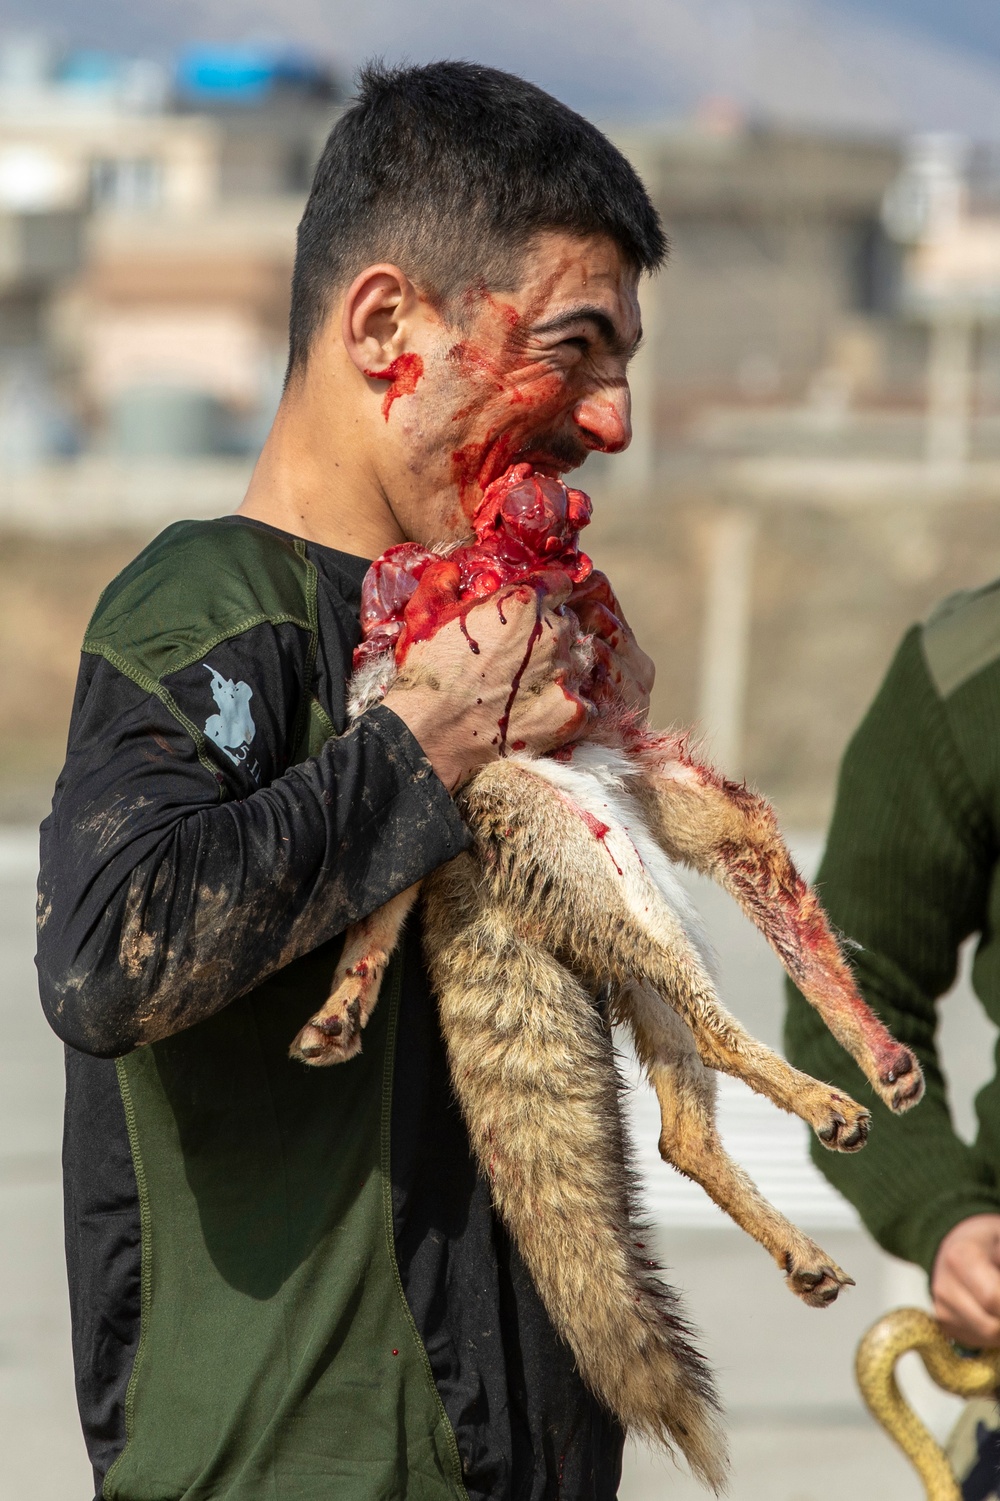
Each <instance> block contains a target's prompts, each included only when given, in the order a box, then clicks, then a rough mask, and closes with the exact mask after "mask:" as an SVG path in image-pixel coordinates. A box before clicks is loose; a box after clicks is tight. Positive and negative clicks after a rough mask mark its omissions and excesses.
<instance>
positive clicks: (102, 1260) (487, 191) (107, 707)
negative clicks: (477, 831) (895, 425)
mask: <svg viewBox="0 0 1000 1501" xmlns="http://www.w3.org/2000/svg"><path fill="white" fill-rule="evenodd" d="M664 250H665V243H664V239H663V235H662V231H661V229H660V226H659V222H658V219H657V216H656V213H655V211H654V209H653V208H652V206H651V204H650V202H649V199H648V197H647V195H646V193H645V191H644V189H643V187H642V185H641V183H640V182H639V180H638V178H637V177H636V175H635V173H634V172H633V171H632V169H631V167H630V166H629V165H628V163H627V162H626V161H625V160H624V159H623V158H622V157H621V156H620V154H619V153H618V152H617V151H616V150H615V149H614V148H613V147H612V146H611V144H610V143H609V142H608V141H607V140H606V139H605V138H604V137H603V136H602V135H601V134H600V133H599V132H598V131H596V130H595V129H594V128H593V127H592V126H590V125H588V124H587V123H586V122H585V121H583V120H581V119H580V118H579V117H578V116H576V115H574V114H572V113H571V112H570V111H569V110H567V109H565V108H564V107H563V106H562V105H560V104H558V103H557V102H556V101H555V100H553V99H552V98H550V97H549V96H548V95H546V94H543V93H542V92H541V91H540V90H538V89H535V88H533V87H532V86H530V85H528V84H526V83H524V82H522V81H521V80H519V79H516V78H512V77H510V76H508V75H505V74H501V73H497V72H494V71H492V70H489V69H485V68H478V67H475V66H472V65H468V64H453V63H445V64H436V65H433V66H431V67H428V68H420V69H406V70H399V71H395V72H389V71H385V70H380V69H371V70H369V71H367V72H366V73H365V74H364V75H363V77H362V80H361V87H360V91H359V94H358V97H357V100H356V101H355V103H354V104H353V105H352V106H351V107H350V108H349V109H348V110H347V111H346V112H345V113H344V115H343V116H342V117H341V119H340V120H339V122H338V123H337V125H336V126H335V128H334V130H333V132H332V134H331V136H330V139H329V141H328V143H327V146H326V149H325V151H324V154H323V157H322V160H321V162H320V164H319V167H318V169H317V173H316V178H315V182H314V185H313V189H312V193H311V195H310V198H309V202H308V204H307V207H306V210H305V214H304V216H303V219H302V223H301V226H300V230H299V247H298V256H297V260H296V269H295V278H294V284H293V295H292V314H291V352H290V361H289V373H288V380H287V384H286V390H285V394H284V397H283V400H282V403H281V407H280V409H279V412H278V414H277V417H276V419H275V423H274V427H273V429H272V431H271V434H270V436H269V438H268V441H267V443H266V444H265V447H264V450H263V452H262V454H261V457H260V460H259V462H258V464H257V467H256V470H255V472H254V475H253V478H252V480H251V483H250V487H249V490H248V492H247V495H246V498H245V500H244V501H243V504H242V505H241V506H240V508H239V510H238V511H237V513H236V514H235V515H234V516H230V517H225V518H222V519H220V520H219V521H215V522H203V523H181V524H178V525H176V526H173V527H171V528H169V529H168V530H167V532H165V533H164V534H163V535H162V536H161V537H159V538H158V539H157V540H156V541H155V542H153V543H152V544H151V545H150V546H149V547H148V548H147V549H146V550H145V551H144V552H143V553H142V554H141V555H140V556H139V557H138V558H137V559H136V560H135V562H134V563H132V564H131V565H130V566H129V567H128V568H127V569H126V570H125V571H124V572H123V573H122V574H121V575H119V577H118V578H117V579H115V580H114V581H113V582H112V584H111V585H110V586H109V587H108V589H107V590H106V591H105V593H104V595H103V596H102V598H101V601H100V603H99V605H98V608H97V611H96V613H95V616H94V618H93V620H92V621H91V624H90V627H89V628H88V632H87V636H86V639H85V641H84V647H83V658H82V664H81V670H80V679H79V684H78V690H77V696H76V701H75V705H74V712H73V721H72V725H71V729H70V739H69V748H68V754H67V762H66V766H65V768H64V771H63V773H62V775H61V777H60V780H59V783H58V785H57V788H56V795H55V799H54V803H53V811H52V814H51V815H50V817H49V818H48V819H47V820H46V823H45V825H44V826H43V840H42V874H41V881H40V895H39V957H38V965H39V973H40V984H41V993H42V1000H43V1004H44V1006H45V1009H46V1014H47V1015H48V1017H49V1019H50V1021H51V1023H52V1025H53V1027H54V1028H55V1030H56V1031H57V1033H58V1034H59V1035H60V1037H62V1039H63V1040H64V1041H65V1043H66V1044H67V1116H66V1143H65V1154H64V1158H65V1175H66V1203H67V1255H68V1262H69V1272H70V1289H71V1300H72V1305H73V1326H74V1355H75V1361H76V1368H77V1385H78V1392H79V1400H80V1408H81V1414H82V1418H83V1424H84V1430H85V1435H86V1438H87V1443H88V1449H89V1452H90V1455H91V1459H92V1461H93V1465H94V1471H95V1480H96V1485H97V1491H98V1495H99V1496H102V1497H106V1498H108V1501H112V1498H114V1501H140V1498H144V1501H145V1498H148V1501H165V1498H167V1497H171V1498H178V1501H179V1498H190V1501H194V1498H195V1497H199V1498H201V1497H205V1498H207V1497H212V1498H216V1501H251V1498H252V1501H257V1498H263V1497H265V1496H266V1497H268V1498H273V1501H321V1498H322V1501H329V1498H330V1497H331V1496H336V1497H337V1498H338V1501H369V1498H370V1501H376V1498H379V1501H385V1498H390V1497H408V1498H414V1501H435V1498H438V1497H441V1498H444V1497H446V1496H447V1497H461V1496H467V1497H468V1498H470V1501H486V1498H497V1501H499V1498H507V1497H512V1498H514V1497H516V1498H518V1501H522V1498H523V1501H543V1498H547V1497H553V1498H554V1497H556V1496H558V1497H560V1498H561V1501H576V1498H579V1501H585V1498H586V1501H589V1498H595V1501H596V1498H606V1497H612V1496H614V1495H615V1494H616V1491H617V1485H618V1476H619V1471H620V1459H621V1445H622V1434H621V1432H620V1431H619V1429H618V1428H617V1426H616V1425H615V1423H614V1422H613V1421H612V1419H611V1418H610V1416H609V1415H608V1414H607V1412H606V1411H604V1410H603V1409H602V1408H601V1407H600V1405H599V1404H598V1403H597V1402H596V1401H595V1400H594V1399H593V1398H592V1397H591V1395H590V1394H589V1393H588V1391H587V1390H586V1389H585V1388H584V1386H583V1384H582V1383H581V1381H580V1379H579V1376H578V1375H577V1373H576V1371H575V1369H574V1366H573V1361H572V1357H571V1356H570V1353H569V1351H568V1349H567V1348H566V1347H565V1346H564V1345H563V1344H562V1343H561V1342H560V1341H559V1339H558V1338H557V1337H556V1335H555V1333H554V1331H553V1329H552V1327H551V1325H550V1323H549V1321H548V1318H547V1316H546V1314H545V1312H544V1310H543V1308H542V1305H541V1303H540V1301H539V1299H538V1296H537V1294H536V1292H535V1289H534V1287H533V1286H532V1283H531V1280H530V1278H529V1277H528V1275H527V1273H526V1271H525V1269H524V1267H523V1265H522V1263H521V1261H520V1258H519V1256H518V1254H517V1251H516V1249H515V1248H514V1247H513V1246H512V1245H511V1243H510V1241H509V1238H508V1237H507V1235H506V1233H505V1232H504V1230H503V1228H502V1226H501V1225H500V1224H499V1222H498V1221H497V1219H496V1217H495V1215H494V1212H493V1209H492V1206H491V1202H490V1194H489V1188H488V1185H487V1184H486V1182H485V1181H484V1180H483V1179H482V1177H481V1176H479V1175H478V1174H477V1171H476V1167H475V1165H474V1162H473V1159H472V1156H471V1153H470V1148H469V1143H468V1139H467V1136H466V1133H465V1128H464V1126H463V1124H462V1122H461V1119H460V1117H459V1115H458V1113H457V1110H456V1108H455V1106H454V1103H453V1100H452V1097H451V1092H450V1086H449V1081H448V1075H447V1068H446V1063H445V1058H444V1052H443V1045H442V1041H441V1036H440V1032H439V1029H438V1024H437V1019H436V1014H435V1008H434V1002H433V997H432V996H431V994H430V992H429V987H428V983H427V978H426V974H425V970H424V966H423V962H422V959H421V954H420V942H419V932H418V930H417V924H416V923H411V924H410V926H409V928H408V930H407V933H406V936H405V940H404V943H403V946H402V950H401V952H400V954H398V955H397V958H396V961H394V964H393V968H392V971H391V972H390V974H389V976H388V977H387V980H386V984H385V988H384V992H383V1001H382V1004H381V1005H380V1006H379V1008H378V1010H377V1012H376V1015H375V1017H374V1018H373V1020H372V1022H371V1024H370V1026H369V1028H368V1030H367V1031H366V1033H365V1042H364V1049H363V1052H362V1053H361V1055H360V1056H359V1057H357V1058H354V1059H352V1061H351V1062H350V1064H349V1065H347V1066H345V1067H344V1068H342V1069H331V1070H323V1071H319V1072H316V1071H310V1070H307V1069H305V1068H303V1067H302V1066H301V1065H300V1064H298V1063H295V1062H293V1061H291V1060H290V1059H289V1057H288V1045H289V1042H290V1040H291V1038H292V1037H293V1036H294V1035H295V1033H296V1031H297V1029H298V1028H299V1027H300V1026H301V1025H302V1023H303V1021H304V1020H305V1019H306V1018H307V1017H308V1016H310V1015H311V1014H312V1013H313V1012H314V1011H315V1010H316V1009H317V1006H318V1005H319V1004H320V1003H321V1001H322V999H323V997H324V996H325V995H326V993H327V991H328V988H329V984H330V978H331V975H332V973H333V972H334V969H335V967H336V961H337V957H338V954H339V951H340V946H341V937H340V936H339V935H342V934H343V932H344V930H345V929H346V928H347V927H348V926H349V925H350V924H351V923H354V922H357V921H358V920H359V919H360V918H362V917H364V916H366V915H367V914H369V913H371V912H373V911H375V910H376V909H377V908H378V907H380V906H382V905H383V904H384V903H385V902H387V901H388V900H390V899H391V898H392V897H393V896H395V895H397V894H398V893H400V892H402V891H403V890H405V889H406V888H408V887H409V886H411V885H412V884H413V883H414V882H416V881H419V880H420V879H421V878H422V877H423V876H424V875H426V874H427V873H428V872H429V871H431V870H433V869H434V868H435V867H437V866H438V865H440V864H441V863H443V862H444V861H446V860H448V859H450V858H452V857H453V856H454V855H456V854H457V853H459V852H460V851H461V850H462V849H464V848H466V846H467V844H468V835H467V832H466V830H465V828H464V826H463V824H462V822H461V820H460V818H459V817H458V815H457V812H456V809H455V806H454V803H453V802H452V797H451V794H452V793H453V792H454V791H455V790H456V789H457V788H458V787H460V786H461V785H462V784H463V782H464V781H465V780H466V779H467V778H468V777H469V776H470V775H471V774H472V773H473V772H475V771H476V769H477V768H479V767H480V766H482V765H483V764H485V763H486V762H487V761H489V760H490V759H492V758H493V757H495V756H497V755H499V754H502V753H503V751H504V749H505V747H506V745H507V744H508V743H510V744H515V743H516V744H517V745H519V746H521V745H523V746H524V747H526V748H527V749H528V750H529V751H531V752H537V753H541V752H545V751H549V750H553V749H556V748H558V747H559V746H560V745H562V744H564V743H566V742H568V741H569V740H571V739H574V738H577V737H579V736H580V735H581V733H583V732H585V730H586V725H587V721H588V718H589V716H590V715H592V714H593V713H594V712H595V704H594V701H593V694H594V693H595V692H599V691H606V692H607V693H608V694H610V695H613V696H614V697H615V698H616V699H619V700H624V702H625V703H626V704H631V705H633V706H636V707H644V706H645V704H646V703H647V702H648V694H649V689H650V686H651V681H652V668H651V664H650V663H649V661H648V659H647V658H646V657H645V655H644V654H643V653H642V651H641V650H640V649H639V647H638V646H637V645H636V643H635V641H634V639H633V638H632V635H631V633H630V632H629V630H628V628H627V626H626V625H625V623H624V622H623V620H622V618H621V615H620V611H619V610H618V608H617V605H616V602H615V600H614V596H613V595H612V593H611V591H610V589H609V588H608V586H607V582H606V580H604V579H603V578H602V577H601V576H600V575H597V574H592V575H590V577H589V578H587V579H586V581H585V582H584V581H581V579H579V578H574V577H571V575H570V573H569V572H567V571H566V570H565V569H562V570H560V568H559V567H555V566H554V567H552V568H550V569H547V570H544V571H543V572H542V574H540V575H539V577H540V578H541V579H542V583H541V584H540V585H539V584H538V583H537V581H536V584H535V586H533V587H528V586H517V587H512V588H510V589H509V590H507V591H506V592H501V594H500V595H495V596H494V597H493V598H492V599H491V600H490V601H487V602H485V603H483V604H478V605H473V606H472V607H471V608H463V609H462V610H461V611H460V612H455V611H453V612H451V613H450V614H449V613H448V612H447V611H444V612H443V613H441V615H440V618H431V617H432V616H433V613H434V612H433V609H431V610H430V614H429V616H428V628H427V629H426V630H424V631H421V632H420V633H419V637H420V639H414V640H413V641H412V643H410V645H409V647H408V651H407V655H406V664H405V670H404V671H401V672H400V673H399V675H398V676H397V678H396V680H395V682H394V683H393V685H392V687H391V689H390V691H389V692H388V694H387V695H386V697H385V699H384V701H383V702H382V703H381V704H380V705H378V706H377V707H376V708H373V709H371V710H369V711H368V712H367V713H365V714H363V715H362V716H361V718H360V719H359V720H358V721H357V723H355V724H354V725H353V726H350V727H349V725H348V716H347V709H346V682H347V678H348V676H349V674H350V669H351V658H352V652H353V650H354V648H355V647H356V646H357V645H358V642H359V640H360V635H361V632H360V627H359V622H358V615H359V610H360V607H361V585H362V581H363V579H364V577H365V574H366V571H367V569H368V566H369V562H370V561H371V560H372V559H373V558H376V557H379V556H380V555H381V554H383V553H384V552H386V550H387V549H389V548H393V547H397V546H398V545H400V544H407V543H412V544H421V545H422V548H433V547H434V546H436V545H437V544H441V543H453V542H457V541H467V540H468V539H469V538H470V537H471V536H472V534H473V530H474V521H475V520H476V518H478V524H479V532H478V533H477V535H480V534H481V532H482V514H481V512H482V508H483V506H484V504H488V497H487V495H486V492H487V490H488V487H489V486H490V485H491V483H492V482H494V481H496V480H498V479H499V478H500V477H501V476H503V475H505V474H507V473H508V471H509V470H510V469H511V466H513V465H518V464H519V465H524V466H530V470H529V469H527V468H526V469H525V470H524V471H523V473H525V474H528V473H532V474H533V475H534V476H535V478H534V479H533V480H532V483H533V484H535V485H536V486H538V487H539V488H538V489H537V490H536V491H535V492H531V493H529V492H528V491H525V497H526V498H524V497H522V498H521V500H519V501H518V505H519V507H520V509H519V510H518V511H517V517H516V523H517V528H518V529H519V531H518V535H519V536H520V535H521V534H522V533H523V536H524V538H529V537H530V533H531V527H532V525H533V520H532V512H531V506H532V504H533V503H534V501H533V500H532V494H534V495H536V496H537V497H540V499H539V502H538V503H539V504H541V505H543V507H544V506H545V505H548V504H549V500H551V498H552V497H551V494H549V491H548V489H547V487H548V486H550V485H551V484H552V483H553V482H554V481H555V480H556V479H557V478H558V477H559V476H560V475H562V474H564V473H565V472H567V471H569V470H571V469H573V468H574V467H576V466H577V465H579V464H580V463H582V461H583V460H584V459H585V457H586V456H587V454H588V453H589V452H590V451H592V450H595V449H596V450H599V451H601V452H605V453H615V452H618V451H620V450H621V449H623V448H624V447H625V446H626V445H627V443H628V441H629V436H630V430H629V392H628V384H627V374H626V371H627V365H628V360H629V357H630V355H631V354H632V353H633V351H634V350H635V347H636V345H637V343H638V340H639V336H640V321H639V304H638V297H637V287H638V282H639V278H640V275H641V274H642V273H643V272H644V271H651V270H653V269H654V268H655V267H656V266H657V265H658V264H659V263H660V261H661V260H662V258H663V255H664ZM491 493H495V492H491ZM552 493H554V492H552ZM560 493H562V494H564V493H565V492H560ZM570 493H571V495H572V494H573V493H574V492H570ZM547 494H549V500H546V499H545V497H546V495H547ZM584 505H585V498H584V497H579V498H578V499H575V500H573V501H572V502H570V506H571V510H572V514H571V515H568V517H567V525H568V526H574V527H575V526H578V525H579V523H580V518H581V516H582V515H583V511H582V510H581V509H580V508H581V507H583V506H584ZM573 507H576V509H572V508H573ZM584 519H585V518H584ZM418 551H420V549H418ZM421 556H424V557H425V556H426V554H425V553H423V552H422V551H421ZM497 599H499V600H500V602H501V606H502V607H501V608H497ZM581 627H582V629H583V631H584V632H585V633H590V634H592V635H593V636H594V639H595V651H596V653H597V659H598V666H599V671H598V672H597V673H596V674H594V673H593V672H591V676H590V678H589V680H588V681H589V683H590V685H591V686H590V687H589V689H588V692H589V693H590V694H591V697H589V698H588V697H585V696H584V695H583V694H582V693H581V691H580V681H579V679H578V678H577V677H576V675H575V672H576V669H575V667H574V660H575V659H574V655H573V652H572V651H571V647H572V645H573V641H574V638H575V636H576V635H577V634H578V632H579V630H580V628H581ZM470 648H471V649H470ZM594 684H596V685H598V686H597V688H595V687H594V686H593V685H594Z"/></svg>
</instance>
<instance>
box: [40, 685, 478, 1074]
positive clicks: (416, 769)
mask: <svg viewBox="0 0 1000 1501" xmlns="http://www.w3.org/2000/svg"><path fill="white" fill-rule="evenodd" d="M79 812H80V810H74V809H73V808H72V807H71V806H69V807H64V808H63V809H62V810H61V813H59V814H57V816H56V818H55V820H54V826H53V829H52V830H51V832H50V834H49V836H48V839H47V840H46V841H45V844H44V845H43V879H42V903H41V912H42V917H43V920H42V921H41V923H40V930H39V958H38V964H39V975H40V985H41V994H42V1001H43V1005H44V1006H45V1009H46V1013H47V1015H48V1017H49V1020H50V1022H51V1024H52V1025H53V1027H54V1028H55V1030H56V1031H57V1032H58V1033H59V1035H60V1036H61V1037H62V1038H63V1039H64V1040H65V1041H66V1042H68V1043H69V1044H70V1045H71V1046H73V1047H76V1048H80V1049H82V1050H83V1051H85V1052H91V1053H97V1054H100V1055H115V1054H121V1053H125V1052H128V1051H129V1050H130V1049H131V1048H133V1047H135V1046H137V1045H138V1044H140V1043H146V1042H151V1041H155V1040H156V1039H157V1038H160V1037H164V1036H168V1035H170V1034H171V1033H172V1032H176V1031H179V1030H180V1029H182V1028H183V1027H187V1026H190V1025H192V1024H193V1023H194V1022H197V1021H200V1020H202V1019H203V1018H204V1017H206V1016H210V1015H212V1014H213V1013H214V1012H215V1011H218V1010H219V1009H220V1008H221V1007H223V1006H224V1005H226V1004H227V1003H228V1002H229V1001H231V1000H233V999H234V998H235V997H236V996H238V995H241V994H243V993H244V992H245V991H247V990H249V989H251V988H252V987H253V986H254V985H255V984H257V983H259V982H260V981H261V980H263V979H264V978H265V977H266V976H267V975H268V974H270V973H272V972H273V971H275V970H276V969H279V968H281V967H282V966H284V965H285V964H288V963H290V962H291V961H292V960H293V959H296V958H298V957H299V956H300V955H301V954H303V953H306V952H308V951H309V950H310V949H312V948H315V947H316V946H317V945H319V944H320V943H322V942H325V941H326V940H328V939H330V938H332V937H334V936H336V935H337V934H338V933H340V932H342V931H343V929H344V928H345V927H346V926H347V925H348V924H349V923H351V922H353V921H355V920H356V919H357V918H359V917H362V916H364V915H366V914H367V913H369V912H371V911H373V910H374V909H375V908H376V907H378V906H380V905H381V904H382V903H383V902H384V901H386V900H387V899H388V898H389V897H391V896H394V895H395V894H396V893H397V892H399V891H401V890H403V889H405V887H407V886H409V885H411V884H412V883H413V882H414V881H416V880H419V879H420V878H421V877H422V876H424V875H426V874H427V872H428V871H429V870H431V869H433V868H434V867H435V866H436V865H438V864H440V863H442V862H443V861H444V860H447V859H450V858H451V857H452V856H453V855H454V854H456V853H458V851H459V850H460V849H462V848H464V847H465V844H466V841H467V835H466V833H465V830H464V827H463V825H462V823H461V820H460V819H459V817H458V814H457V812H456V811H455V809H454V806H453V805H452V803H451V800H450V798H449V797H448V796H447V794H446V792H445V790H444V788H443V787H442V786H441V784H440V783H439V782H438V781H437V779H436V778H435V777H434V775H433V773H432V772H431V769H430V767H429V766H428V765H427V763H426V761H425V760H424V758H423V757H422V755H421V753H420V749H419V747H418V746H417V745H416V742H415V741H414V740H413V739H412V737H411V736H410V735H409V733H408V732H407V730H406V729H405V728H404V726H403V725H402V724H401V722H400V721H399V720H398V719H397V718H396V716H395V715H393V714H392V713H391V712H390V711H389V710H385V709H382V710H375V711H373V713H372V714H371V715H368V716H365V718H364V720H363V721H362V722H361V723H359V725H358V726H357V727H356V728H355V729H354V730H352V731H351V733H350V734H348V735H347V736H344V737H341V738H340V739H336V740H331V741H329V742H328V743H327V745H326V746H325V747H324V749H323V750H322V751H321V752H320V754H319V755H318V756H317V757H315V758H313V759H312V760H310V761H307V762H304V763H303V764H302V765H300V766H297V767H294V768H293V769H292V770H290V771H289V772H287V773H286V774H285V775H284V776H283V777H280V778H277V779H276V780H275V781H274V782H273V783H272V784H271V785H270V786H269V787H266V788H262V789H261V790H260V791H259V792H257V793H255V794H253V795H252V796H251V797H248V798H246V799H245V800H244V801H242V802H229V803H224V804H222V805H221V806H215V807H207V808H203V809H200V810H197V811H194V812H189V813H187V814H186V815H184V816H181V817H179V818H177V819H176V821H175V822H174V823H173V824H172V825H171V826H170V827H169V828H168V829H166V830H165V831H164V832H163V834H162V836H161V837H160V838H158V839H157V841H156V842H155V844H153V845H152V847H151V848H148V849H146V850H145V851H144V852H143V853H142V855H141V856H140V857H139V858H135V857H134V856H132V855H131V854H130V851H131V850H132V849H133V848H135V845H134V844H130V843H123V844H122V846H121V848H120V850H119V852H118V853H117V855H116V854H115V853H114V852H112V854H111V858H109V859H106V860H104V861H103V863H101V864H100V865H97V866H96V867H95V871H94V876H93V880H92V881H91V882H90V883H89V884H87V883H85V882H84V881H83V880H82V879H81V873H80V868H79V867H80V861H81V859H86V858H87V857H88V851H87V850H86V846H85V844H84V849H83V852H81V840H84V841H85V840H86V834H85V832H82V831H84V830H85V827H86V820H85V819H81V818H80V816H79ZM139 817H140V818H141V812H140V814H139ZM98 842H99V841H98ZM46 846H47V847H46ZM89 853H92V852H89Z"/></svg>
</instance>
